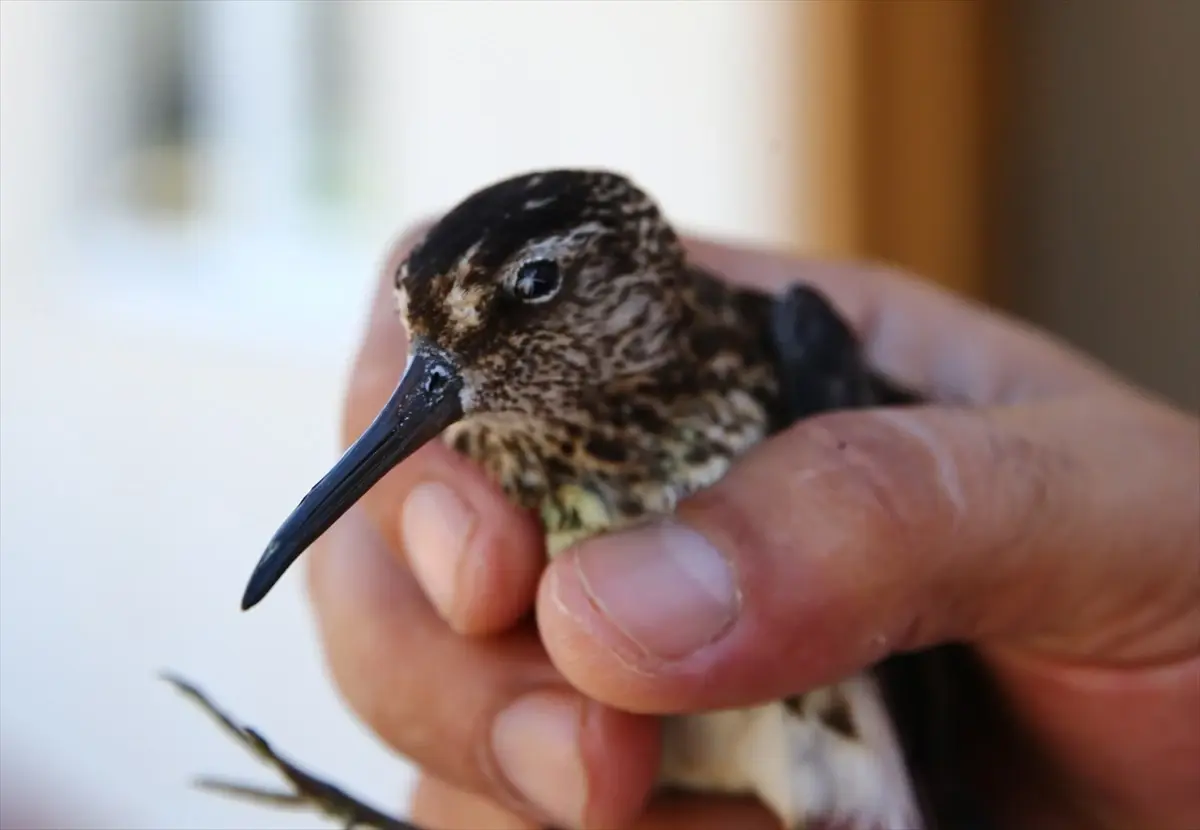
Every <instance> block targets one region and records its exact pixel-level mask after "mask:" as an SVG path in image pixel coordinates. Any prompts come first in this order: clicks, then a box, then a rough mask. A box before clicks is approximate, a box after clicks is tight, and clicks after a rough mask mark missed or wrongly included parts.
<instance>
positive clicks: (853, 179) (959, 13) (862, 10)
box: [802, 0, 1006, 299]
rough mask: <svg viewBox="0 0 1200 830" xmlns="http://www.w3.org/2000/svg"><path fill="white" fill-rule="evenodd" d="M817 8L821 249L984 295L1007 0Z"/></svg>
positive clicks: (814, 68) (812, 64) (810, 61)
mask: <svg viewBox="0 0 1200 830" xmlns="http://www.w3.org/2000/svg"><path fill="white" fill-rule="evenodd" d="M812 12H813V16H812V17H810V18H808V19H809V21H810V27H809V29H808V38H810V40H809V41H808V44H807V46H808V48H807V49H806V50H805V54H806V59H805V60H806V65H805V66H804V67H803V68H802V71H803V72H804V74H805V77H806V78H808V79H809V81H810V83H812V84H813V85H814V86H813V94H812V96H811V100H813V101H814V102H815V112H810V113H807V114H806V119H807V123H808V124H809V125H816V135H815V136H814V137H813V144H812V146H813V148H814V153H815V158H814V159H813V164H812V169H813V171H814V172H815V180H814V181H815V193H812V194H810V195H811V198H812V200H813V203H814V204H815V205H816V206H817V209H816V211H815V215H816V217H817V222H818V227H817V228H816V234H815V237H816V239H817V240H818V241H819V242H818V244H819V247H820V248H821V250H822V251H823V252H824V253H830V254H834V255H838V256H854V257H867V258H871V259H877V260H882V261H886V262H890V263H893V264H896V265H899V266H902V267H904V268H908V269H910V270H912V271H915V272H916V273H918V274H920V275H922V276H924V277H927V278H929V279H931V280H934V281H936V282H938V283H940V284H942V285H944V286H947V287H949V288H952V289H954V290H956V291H959V292H962V293H964V294H967V295H970V296H974V297H978V298H988V299H991V298H995V297H996V295H998V294H1002V293H1003V292H1002V291H1001V290H999V289H1002V288H1003V286H997V285H995V283H994V280H993V279H992V278H991V274H990V273H989V268H988V264H989V261H990V260H991V257H990V249H991V247H992V236H993V232H994V230H995V216H994V208H995V206H996V201H997V196H998V191H997V185H998V184H999V183H998V182H997V181H996V170H997V165H996V164H995V160H996V158H997V151H998V150H999V149H1000V148H999V146H998V145H999V143H1000V142H1001V141H1002V134H1003V130H1002V127H1003V124H1004V113H1005V105H1004V95H1003V94H1002V93H1003V84H1002V82H1001V81H1002V75H1003V73H1002V71H1001V63H1000V59H1001V57H1002V56H1003V54H1004V39H1005V34H1006V25H1005V24H1006V21H1005V19H1004V9H1003V3H1002V2H1001V1H1000V0H878V1H877V2H871V0H824V2H818V3H816V4H815V6H814V8H812Z"/></svg>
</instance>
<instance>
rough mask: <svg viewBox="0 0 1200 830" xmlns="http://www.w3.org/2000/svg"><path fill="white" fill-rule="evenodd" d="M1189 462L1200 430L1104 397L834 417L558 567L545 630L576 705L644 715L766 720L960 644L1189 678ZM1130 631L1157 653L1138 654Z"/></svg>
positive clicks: (1197, 497)
mask: <svg viewBox="0 0 1200 830" xmlns="http://www.w3.org/2000/svg"><path fill="white" fill-rule="evenodd" d="M1181 454H1183V455H1186V456H1187V457H1188V458H1190V459H1195V460H1196V461H1200V457H1198V454H1200V448H1197V446H1196V441H1195V423H1194V421H1188V419H1185V418H1181V417H1175V416H1173V415H1170V414H1169V413H1167V412H1166V411H1165V410H1156V409H1154V408H1153V407H1151V406H1150V405H1149V404H1145V403H1143V402H1132V401H1129V400H1124V399H1116V398H1114V397H1113V396H1111V395H1109V396H1098V397H1093V398H1082V399H1078V400H1076V399H1066V400H1064V401H1058V402H1047V403H1045V404H1037V405H1030V406H1027V407H1016V408H1010V409H996V410H988V411H967V410H946V409H934V408H930V409H914V410H909V411H904V412H901V411H883V410H880V411H875V412H856V413H839V414H835V415H827V416H822V417H820V418H815V419H812V420H811V421H808V422H806V423H803V424H800V425H798V426H797V427H795V428H793V429H791V430H789V431H787V432H786V433H784V434H782V435H781V436H779V437H778V438H776V439H774V440H772V441H771V442H769V444H768V445H764V446H762V447H760V448H759V449H758V450H757V451H755V452H753V453H751V454H750V455H749V456H748V457H747V458H746V459H745V460H744V462H743V463H739V464H738V465H735V467H734V468H733V470H732V471H731V472H730V473H729V475H728V476H726V478H725V479H723V480H722V481H721V482H720V483H718V484H717V485H716V486H715V487H713V488H711V489H710V490H708V491H705V492H703V493H701V494H700V495H698V496H697V497H695V498H693V499H691V500H689V501H688V502H686V503H685V504H684V505H683V506H682V507H681V510H680V511H679V517H678V519H677V520H675V521H673V522H670V523H665V524H657V525H651V526H647V527H644V528H639V529H636V530H633V531H630V532H627V533H623V534H614V535H611V536H609V537H604V538H599V539H596V540H593V541H590V542H585V543H584V544H582V545H580V546H579V547H578V548H577V549H575V550H573V551H568V552H566V553H564V554H562V556H561V557H560V558H558V559H556V560H555V562H554V563H552V565H551V566H550V568H549V570H548V572H547V576H546V578H545V579H544V580H543V583H542V589H541V592H540V595H539V601H538V619H539V624H540V630H541V633H542V637H543V640H544V642H545V643H546V646H547V648H548V650H549V653H550V655H551V658H552V659H553V660H554V662H555V664H556V665H557V666H558V667H559V668H560V669H561V670H562V671H563V673H564V674H565V675H566V677H567V678H568V680H570V681H571V683H572V685H574V686H576V687H577V688H579V689H580V690H581V691H583V692H584V693H585V694H588V695H590V696H592V697H595V698H596V699H599V700H603V701H606V702H608V703H611V704H612V705H615V706H618V707H621V708H627V709H629V710H632V711H684V710H692V709H697V708H703V709H711V708H721V707H725V706H737V705H745V704H749V703H752V702H756V701H762V700H768V699H773V698H777V697H779V696H781V695H785V694H788V693H792V692H795V691H799V690H804V689H808V688H812V687H815V686H819V685H822V684H824V683H828V682H830V681H833V680H836V679H838V678H841V677H844V676H847V675H849V674H851V673H854V672H856V671H858V670H860V669H862V668H863V667H865V666H867V665H869V664H872V663H874V662H876V661H878V660H879V659H880V658H882V657H884V656H886V655H888V654H890V653H893V652H896V651H903V650H907V649H915V648H920V647H924V646H929V645H933V644H935V643H939V642H943V641H947V640H966V641H973V642H985V643H986V642H1001V641H1002V642H1021V643H1024V644H1026V645H1033V646H1035V647H1037V648H1039V649H1042V650H1052V651H1054V652H1055V653H1056V654H1059V655H1064V656H1070V657H1073V658H1075V659H1087V658H1089V657H1091V656H1093V655H1099V654H1102V653H1103V654H1105V655H1107V656H1108V657H1109V658H1110V659H1111V658H1112V656H1113V655H1120V656H1122V657H1124V658H1125V659H1128V660H1130V661H1142V660H1147V659H1159V658H1164V657H1169V656H1173V655H1174V654H1176V653H1178V652H1179V651H1182V650H1183V649H1186V648H1187V647H1189V646H1190V644H1191V641H1192V637H1193V636H1194V634H1193V632H1194V631H1195V630H1197V629H1196V626H1198V625H1200V611H1197V610H1196V606H1195V603H1194V602H1193V599H1194V594H1195V589H1194V586H1192V585H1190V584H1181V583H1186V580H1179V579H1178V578H1177V577H1176V576H1173V575H1175V574H1178V573H1181V572H1185V571H1186V569H1187V568H1188V567H1189V565H1188V561H1189V559H1188V557H1191V556H1194V545H1193V544H1191V543H1189V542H1188V541H1187V538H1186V535H1185V534H1180V533H1179V528H1188V529H1190V530H1191V531H1192V533H1193V537H1192V538H1194V534H1195V533H1198V532H1200V527H1198V525H1200V472H1198V470H1200V464H1196V463H1193V464H1186V463H1185V464H1180V462H1179V457H1180V455H1181ZM1130 481H1136V482H1139V485H1138V489H1137V492H1131V488H1130V486H1129V484H1128V482H1130ZM1148 543H1155V544H1149V545H1148ZM1147 596H1154V597H1156V601H1155V603H1153V604H1152V608H1151V609H1150V610H1149V611H1147V610H1146V603H1145V602H1144V598H1145V597H1147ZM1148 614H1149V615H1150V616H1152V617H1153V619H1148V618H1147V615H1148ZM1131 621H1136V622H1135V623H1133V624H1134V625H1136V626H1138V630H1143V629H1144V630H1147V631H1156V632H1158V635H1157V636H1156V637H1155V638H1154V639H1139V640H1137V641H1136V642H1127V641H1123V640H1122V637H1123V636H1124V635H1126V634H1127V632H1128V631H1129V630H1130V625H1131Z"/></svg>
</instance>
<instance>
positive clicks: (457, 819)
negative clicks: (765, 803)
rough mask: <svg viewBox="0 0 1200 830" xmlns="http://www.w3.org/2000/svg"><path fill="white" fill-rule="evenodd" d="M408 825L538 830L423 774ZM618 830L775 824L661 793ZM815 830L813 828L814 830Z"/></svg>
mask: <svg viewBox="0 0 1200 830" xmlns="http://www.w3.org/2000/svg"><path fill="white" fill-rule="evenodd" d="M412 816H413V821H415V822H416V823H417V824H420V825H421V826H422V827H424V828H426V830H462V828H464V827H470V828H480V830H491V828H495V830H540V828H538V826H537V825H534V824H530V823H528V822H527V821H525V820H524V819H521V818H520V817H518V816H515V815H513V814H511V813H507V812H505V811H504V810H503V809H501V808H499V807H497V806H496V805H495V804H493V803H491V802H489V801H487V800H486V799H481V798H479V797H478V796H476V795H473V794H471V793H467V792H463V791H462V790H458V789H455V788H454V787H451V786H449V785H447V784H445V783H443V782H441V781H438V780H437V779H434V778H429V777H425V776H423V777H422V778H421V780H420V782H419V783H418V784H417V789H416V792H415V794H414V796H413V810H412ZM621 826H622V828H624V830H728V828H730V827H736V828H738V829H739V830H779V821H778V820H777V819H776V818H774V817H773V816H772V815H771V814H770V813H768V812H767V811H766V810H765V809H764V808H763V807H762V806H761V805H760V804H758V803H757V802H756V801H754V800H752V799H749V798H713V797H704V796H695V795H690V794H689V795H675V794H670V795H662V796H660V797H658V798H656V799H655V800H654V802H653V803H651V804H650V806H649V807H648V808H647V810H646V812H645V813H644V814H643V815H641V816H638V817H637V819H636V820H634V821H633V822H632V823H630V824H627V825H621ZM814 830H819V828H814Z"/></svg>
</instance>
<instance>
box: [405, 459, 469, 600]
mask: <svg viewBox="0 0 1200 830" xmlns="http://www.w3.org/2000/svg"><path fill="white" fill-rule="evenodd" d="M400 523H401V524H400V527H401V534H402V535H403V537H404V547H405V549H406V550H407V552H408V561H409V564H410V565H412V569H413V573H414V574H416V577H417V581H418V582H420V583H421V586H422V587H423V588H424V589H425V593H426V594H427V595H428V596H429V599H430V601H431V602H433V604H434V606H435V607H436V608H437V609H438V612H439V613H440V614H441V615H442V616H443V617H449V616H450V615H451V614H452V613H453V610H454V599H455V592H456V589H457V582H458V578H457V576H458V570H459V563H460V562H461V561H462V557H463V554H464V551H465V548H466V545H467V538H468V536H469V535H470V533H471V529H472V527H473V526H474V524H475V514H474V513H473V512H472V511H471V510H470V509H469V508H468V507H467V505H466V504H464V503H463V501H462V499H460V498H459V497H458V496H457V495H456V494H455V493H454V491H453V490H451V489H450V488H449V487H447V486H446V485H444V484H440V483H438V482H429V483H426V484H420V485H417V487H415V488H414V489H413V490H412V492H411V493H409V494H408V498H407V499H406V500H405V501H404V508H403V510H402V511H401V516H400Z"/></svg>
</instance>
